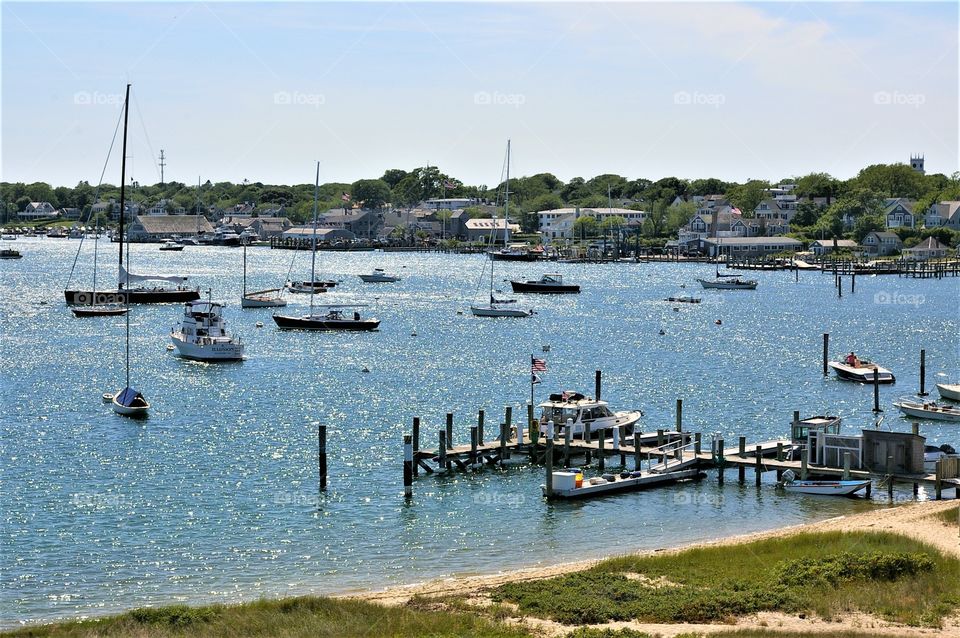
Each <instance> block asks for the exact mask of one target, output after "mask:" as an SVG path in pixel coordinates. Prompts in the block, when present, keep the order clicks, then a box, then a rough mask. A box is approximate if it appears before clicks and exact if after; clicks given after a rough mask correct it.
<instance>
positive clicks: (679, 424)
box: [677, 399, 683, 432]
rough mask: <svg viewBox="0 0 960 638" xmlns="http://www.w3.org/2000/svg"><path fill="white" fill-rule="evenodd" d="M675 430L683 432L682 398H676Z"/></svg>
mask: <svg viewBox="0 0 960 638" xmlns="http://www.w3.org/2000/svg"><path fill="white" fill-rule="evenodd" d="M677 432H683V399H677Z"/></svg>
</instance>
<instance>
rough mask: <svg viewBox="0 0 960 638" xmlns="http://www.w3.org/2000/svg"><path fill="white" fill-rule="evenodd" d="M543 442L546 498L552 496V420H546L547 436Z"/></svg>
mask: <svg viewBox="0 0 960 638" xmlns="http://www.w3.org/2000/svg"><path fill="white" fill-rule="evenodd" d="M544 444H545V446H546V449H545V452H544V457H543V460H544V466H545V467H546V472H547V480H546V481H545V484H546V486H547V488H546V492H547V498H551V497H552V496H553V421H548V422H547V436H546V437H545V440H544Z"/></svg>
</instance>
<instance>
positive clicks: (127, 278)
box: [120, 266, 187, 287]
mask: <svg viewBox="0 0 960 638" xmlns="http://www.w3.org/2000/svg"><path fill="white" fill-rule="evenodd" d="M148 281H168V282H170V283H172V284H177V285H178V286H182V285H184V284H186V283H187V278H186V277H176V276H172V275H134V274H133V273H130V272H127V269H126V268H124V267H123V266H120V285H121V286H124V285H126V286H127V287H129V286H130V284H143V283H147V282H148Z"/></svg>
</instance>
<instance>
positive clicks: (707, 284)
mask: <svg viewBox="0 0 960 638" xmlns="http://www.w3.org/2000/svg"><path fill="white" fill-rule="evenodd" d="M697 281H699V282H700V285H701V286H703V287H704V288H713V289H717V290H753V289H754V288H756V287H757V280H756V279H741V278H740V277H736V278H733V279H714V280H713V281H710V280H708V279H697Z"/></svg>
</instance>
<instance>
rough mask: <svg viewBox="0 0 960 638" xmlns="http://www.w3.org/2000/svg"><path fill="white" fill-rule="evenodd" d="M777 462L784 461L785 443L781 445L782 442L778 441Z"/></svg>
mask: <svg viewBox="0 0 960 638" xmlns="http://www.w3.org/2000/svg"><path fill="white" fill-rule="evenodd" d="M777 460H778V461H782V460H783V443H781V442H780V441H777Z"/></svg>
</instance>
